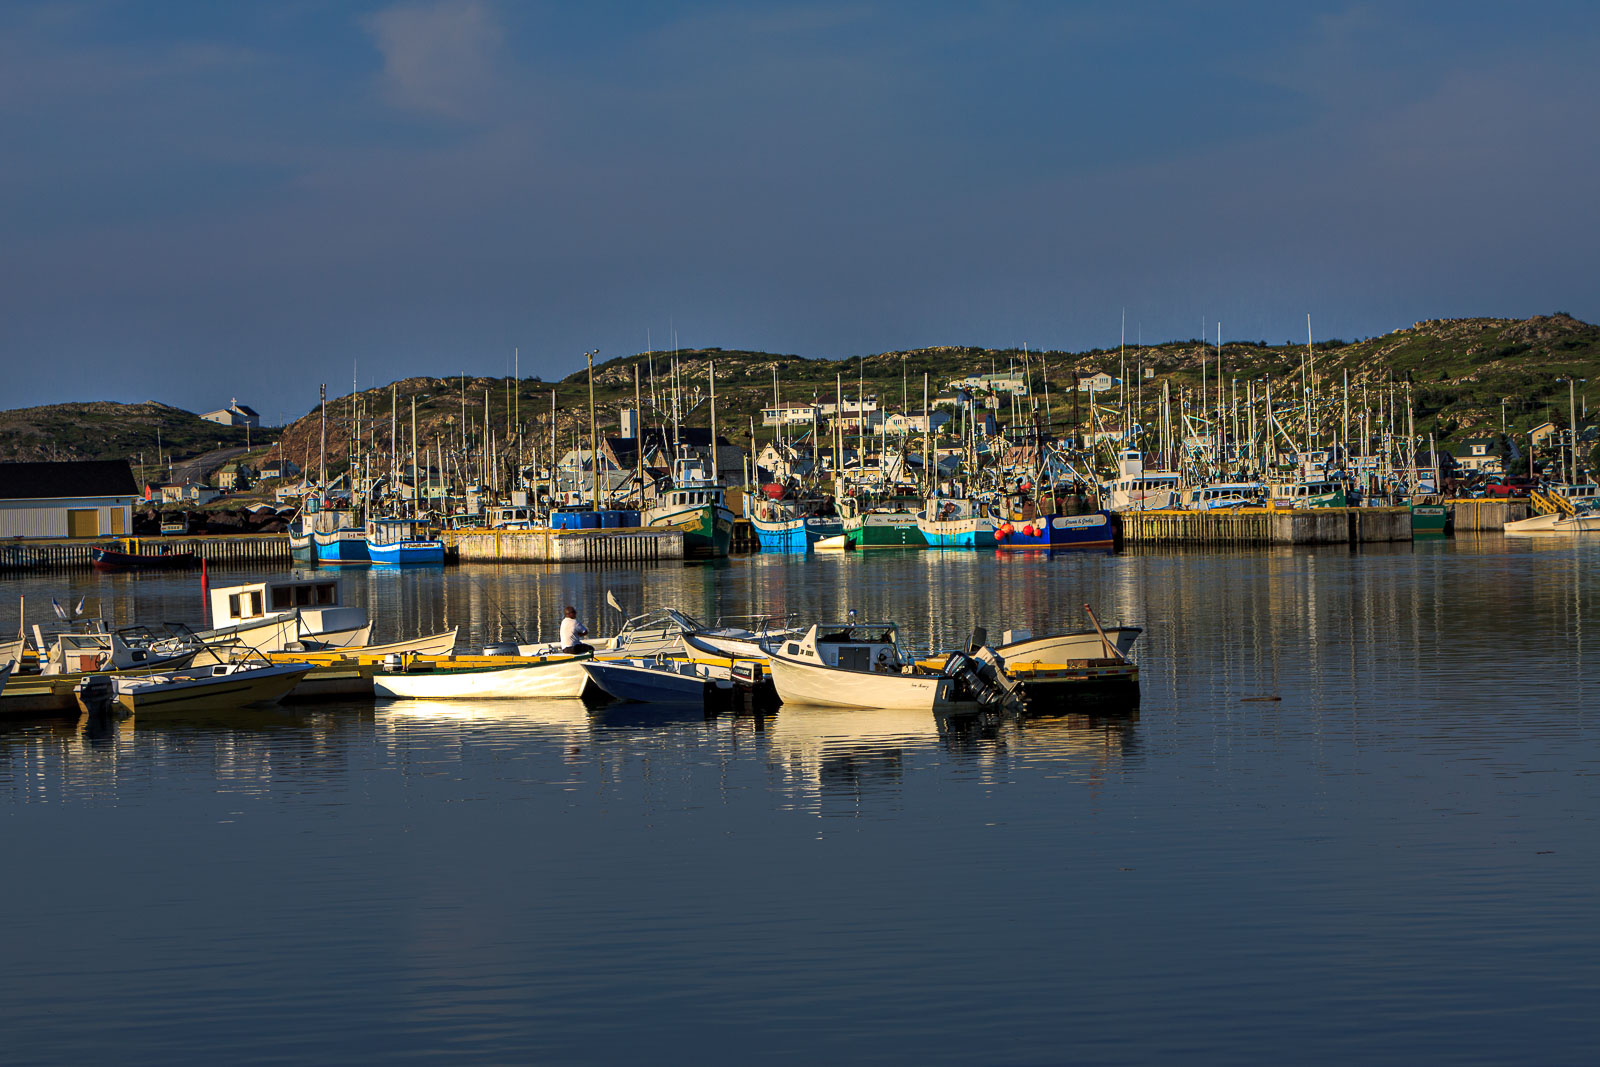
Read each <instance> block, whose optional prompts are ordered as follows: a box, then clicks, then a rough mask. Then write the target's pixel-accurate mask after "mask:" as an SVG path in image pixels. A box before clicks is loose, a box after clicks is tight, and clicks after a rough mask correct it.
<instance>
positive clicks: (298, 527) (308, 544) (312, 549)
mask: <svg viewBox="0 0 1600 1067" xmlns="http://www.w3.org/2000/svg"><path fill="white" fill-rule="evenodd" d="M289 554H290V555H291V556H293V557H294V558H295V559H298V560H304V561H306V562H310V561H312V560H315V559H316V558H317V546H316V545H315V544H314V543H312V540H311V527H310V525H309V524H307V522H306V520H305V519H304V517H302V518H298V519H296V520H294V521H293V522H291V523H290V524H289Z"/></svg>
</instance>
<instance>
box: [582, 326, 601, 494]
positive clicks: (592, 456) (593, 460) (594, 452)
mask: <svg viewBox="0 0 1600 1067" xmlns="http://www.w3.org/2000/svg"><path fill="white" fill-rule="evenodd" d="M599 354H600V350H599V349H598V348H596V349H595V350H593V351H592V352H585V353H584V354H583V356H584V358H585V359H587V360H588V361H589V465H590V466H591V467H593V468H594V507H595V510H596V511H599V510H600V438H599V437H597V436H595V428H594V357H595V356H597V355H599Z"/></svg>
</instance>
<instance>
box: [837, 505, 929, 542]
mask: <svg viewBox="0 0 1600 1067" xmlns="http://www.w3.org/2000/svg"><path fill="white" fill-rule="evenodd" d="M844 535H845V538H846V539H847V540H848V541H849V542H850V547H851V548H927V547H928V539H927V538H926V537H924V536H923V534H922V530H921V529H919V528H918V526H917V516H916V513H915V512H912V511H906V510H904V509H892V510H884V511H864V512H861V513H860V514H858V515H852V516H850V517H849V518H846V519H845V520H844Z"/></svg>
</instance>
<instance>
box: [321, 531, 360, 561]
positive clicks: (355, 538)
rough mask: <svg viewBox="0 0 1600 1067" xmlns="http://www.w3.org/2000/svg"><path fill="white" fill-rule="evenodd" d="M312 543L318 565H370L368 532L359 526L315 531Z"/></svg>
mask: <svg viewBox="0 0 1600 1067" xmlns="http://www.w3.org/2000/svg"><path fill="white" fill-rule="evenodd" d="M311 543H312V545H313V546H315V548H316V550H317V562H318V563H370V562H372V557H371V556H369V555H368V554H367V532H366V531H365V530H363V529H362V528H361V527H359V526H339V527H336V528H335V529H332V530H326V531H324V530H313V531H312V533H311Z"/></svg>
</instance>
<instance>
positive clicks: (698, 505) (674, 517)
mask: <svg viewBox="0 0 1600 1067" xmlns="http://www.w3.org/2000/svg"><path fill="white" fill-rule="evenodd" d="M643 522H644V525H646V526H650V527H655V528H658V529H668V530H681V531H682V532H683V548H684V551H685V552H686V553H687V554H689V555H691V556H697V557H702V558H703V557H707V556H710V557H715V558H720V557H722V556H726V555H727V554H728V546H729V545H731V544H732V543H733V512H732V511H731V510H730V509H729V508H728V502H727V500H726V499H725V498H724V496H723V491H722V486H720V485H718V484H717V483H716V482H715V481H713V480H712V479H711V478H710V477H708V476H707V475H706V472H705V468H704V467H702V466H701V465H700V461H699V460H698V459H697V458H694V457H692V456H680V457H679V458H678V459H676V460H675V461H673V466H672V488H671V489H666V490H662V491H661V492H660V493H659V494H658V495H657V497H656V503H655V505H654V506H653V507H650V508H648V509H646V510H645V512H644V516H643Z"/></svg>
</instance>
